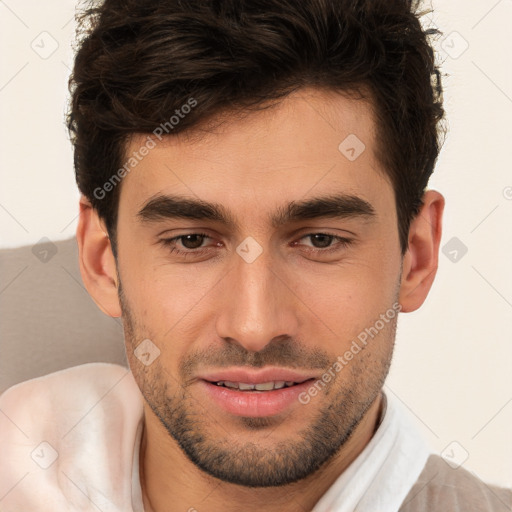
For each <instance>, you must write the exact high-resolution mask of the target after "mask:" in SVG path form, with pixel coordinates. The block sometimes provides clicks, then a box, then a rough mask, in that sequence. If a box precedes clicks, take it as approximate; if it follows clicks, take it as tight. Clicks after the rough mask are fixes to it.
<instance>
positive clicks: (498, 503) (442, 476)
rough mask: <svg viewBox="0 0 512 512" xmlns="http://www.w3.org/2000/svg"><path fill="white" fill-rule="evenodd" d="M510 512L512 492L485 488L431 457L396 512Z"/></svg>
mask: <svg viewBox="0 0 512 512" xmlns="http://www.w3.org/2000/svg"><path fill="white" fill-rule="evenodd" d="M459 511H460V512H484V511H485V512H511V511H512V489H502V488H499V487H495V486H492V485H487V484H485V483H484V482H482V481H481V480H480V479H478V478H477V477H476V476H474V475H473V474H472V473H470V472H469V471H467V470H465V469H463V468H461V467H459V468H457V469H453V468H451V467H450V466H449V465H448V464H447V463H446V462H445V461H444V460H443V459H442V458H441V457H439V456H438V455H431V456H430V457H429V459H428V461H427V464H426V465H425V469H424V470H423V472H422V473H421V475H420V477H419V478H418V480H417V482H416V483H415V484H414V486H413V487H412V488H411V490H410V492H409V494H408V495H407V497H406V498H405V500H404V502H403V504H402V506H401V507H400V510H399V512H459Z"/></svg>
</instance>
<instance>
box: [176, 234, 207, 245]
mask: <svg viewBox="0 0 512 512" xmlns="http://www.w3.org/2000/svg"><path fill="white" fill-rule="evenodd" d="M179 238H180V239H181V243H182V245H183V247H185V249H198V248H199V247H201V245H202V244H203V242H204V238H205V236H203V235H200V234H197V233H195V234H193V235H183V236H180V237H179Z"/></svg>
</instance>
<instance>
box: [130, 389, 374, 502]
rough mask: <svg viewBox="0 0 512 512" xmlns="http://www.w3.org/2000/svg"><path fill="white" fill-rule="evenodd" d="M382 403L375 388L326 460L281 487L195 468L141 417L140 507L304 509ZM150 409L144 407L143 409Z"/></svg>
mask: <svg viewBox="0 0 512 512" xmlns="http://www.w3.org/2000/svg"><path fill="white" fill-rule="evenodd" d="M382 405H383V400H382V394H379V396H378V398H377V399H376V400H375V402H374V403H373V404H372V406H371V407H370V409H369V410H368V411H367V412H366V414H365V416H364V417H363V419H362V421H361V422H360V423H359V425H358V426H357V428H356V429H355V430H354V432H353V433H352V435H351V436H350V438H349V440H348V441H347V442H346V443H345V444H344V445H343V447H342V448H341V449H340V451H339V452H338V453H337V454H336V455H335V456H334V457H333V458H332V459H331V460H330V461H328V462H327V463H326V464H324V465H323V466H322V467H321V468H320V469H319V470H318V471H316V472H315V473H313V474H311V475H309V476H308V477H306V478H304V479H302V480H300V481H299V482H295V483H293V484H288V485H285V486H282V487H263V488H249V487H243V486H240V485H235V484H230V483H227V482H223V481H221V480H219V479H217V478H214V477H212V476H210V475H208V474H206V473H205V472H203V471H202V470H201V469H199V468H197V467H196V466H195V465H194V464H193V463H192V462H191V461H190V460H189V459H188V458H187V457H186V456H185V455H184V454H183V452H182V451H181V449H180V447H179V446H178V445H177V444H176V442H175V441H174V439H172V438H170V436H169V435H168V434H167V432H165V437H166V440H165V442H164V443H162V442H160V441H159V439H161V438H162V434H163V432H162V429H163V427H161V425H157V424H156V423H149V422H147V421H146V422H145V425H144V430H143V434H142V441H141V448H140V457H139V460H140V464H139V473H140V481H141V488H142V498H143V503H144V511H145V512H174V511H183V510H186V511H190V512H198V511H201V510H222V511H223V512H235V511H237V512H238V511H239V510H244V511H246V512H253V511H254V512H256V511H258V512H259V511H260V510H265V511H267V512H278V511H279V512H305V511H310V510H312V509H313V507H314V505H315V504H316V503H317V502H318V500H319V499H320V498H321V497H322V496H323V495H324V494H325V492H326V491H327V490H328V489H329V487H331V485H332V484H333V483H334V482H335V481H336V479H337V478H338V477H339V476H340V475H341V474H342V473H343V472H344V471H345V470H346V469H347V468H348V466H349V465H350V464H351V463H352V462H353V461H354V460H355V459H356V458H357V456H358V455H359V454H360V453H361V452H362V451H363V449H364V448H365V446H366V445H367V444H368V443H369V442H370V440H371V438H372V437H373V435H374V433H375V431H376V429H377V428H378V425H379V424H380V420H381V414H382V412H383V411H382ZM145 408H146V406H145ZM151 413H152V411H151V410H149V411H148V410H145V415H147V414H151ZM146 417H147V416H146ZM151 425H153V426H151ZM154 425H157V426H156V427H155V426H154ZM196 509H197V510H196Z"/></svg>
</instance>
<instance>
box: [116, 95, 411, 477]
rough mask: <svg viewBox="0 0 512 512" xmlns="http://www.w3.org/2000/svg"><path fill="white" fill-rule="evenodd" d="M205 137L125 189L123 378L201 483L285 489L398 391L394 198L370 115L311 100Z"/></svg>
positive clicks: (156, 157)
mask: <svg viewBox="0 0 512 512" xmlns="http://www.w3.org/2000/svg"><path fill="white" fill-rule="evenodd" d="M202 133H203V136H202V138H200V137H194V138H188V137H187V136H185V135H180V136H173V137H169V138H168V139H167V140H165V141H162V142H160V141H158V140H156V142H157V143H156V145H155V147H154V148H152V149H151V150H150V151H149V152H148V154H147V155H146V156H145V157H144V158H143V159H142V160H141V161H140V162H139V163H138V164H137V166H136V168H134V169H133V170H132V171H131V172H130V173H129V174H128V175H126V177H125V178H124V179H123V182H122V190H121V194H120V203H119V220H118V232H117V244H118V267H117V272H118V277H119V284H120V287H121V290H120V301H121V306H122V312H123V321H124V325H125V335H126V350H127V355H128V359H129V364H130V367H131V370H132V372H133V375H134V377H135V380H136V382H137V383H138V385H139V387H140V389H141V392H142V394H143V396H144V398H145V400H146V402H147V404H146V410H147V413H148V414H147V415H146V421H155V422H160V424H161V425H162V426H163V427H164V428H165V430H166V431H167V432H168V434H169V436H170V437H169V439H170V440H172V442H173V443H174V442H175V443H177V445H179V446H180V447H181V449H182V450H183V452H184V453H185V454H186V456H187V457H188V458H189V459H190V460H191V461H192V462H194V463H195V465H196V466H197V467H199V468H201V469H202V470H204V471H205V472H207V473H209V474H210V475H213V476H215V477H217V478H220V479H222V480H224V481H228V482H232V483H236V484H241V485H246V486H278V485H284V484H287V483H291V482H294V481H297V480H299V479H301V478H304V477H305V476H307V475H309V474H311V473H312V472H314V471H315V470H316V469H318V468H319V467H320V466H321V465H322V464H323V463H324V462H326V461H328V460H329V459H330V458H331V457H333V456H334V455H335V454H336V453H338V452H339V450H340V448H341V447H342V446H343V444H344V443H345V442H346V440H347V439H348V438H349V436H350V434H351V433H352V432H353V430H354V429H355V427H356V426H357V425H358V424H359V422H360V421H361V419H362V417H363V415H364V414H365V412H366V411H367V410H368V409H369V407H370V405H371V404H372V403H373V402H374V401H375V399H376V398H377V396H378V394H379V392H380V390H381V388H382V385H383V383H384V379H385V377H386V375H387V372H388V368H389V363H390V359H391V354H392V347H393V343H394V337H395V327H396V314H395V313H396V309H397V303H398V294H399V288H400V275H401V263H402V258H401V252H400V244H399V239H398V230H397V217H396V211H395V200H394V193H393V188H392V186H391V184H390V182H389V181H388V180H387V178H386V177H385V174H384V172H383V170H382V167H381V166H380V164H379V162H378V161H377V160H376V157H375V154H374V150H375V125H374V121H373V116H372V112H371V109H370V107H369V105H368V104H366V103H364V102H363V101H361V100H352V99H348V98H346V97H344V96H341V95H335V94H334V93H326V92H320V91H317V90H312V89H308V90H301V91H299V92H296V93H294V94H292V95H290V96H288V97H287V98H286V99H285V100H284V101H283V102H281V103H280V104H279V105H278V106H277V107H274V108H272V109H271V110H267V111H261V112H257V113H252V114H250V115H248V116H247V117H245V118H240V117H238V118H235V117H232V118H229V117H226V122H225V123H223V124H222V125H219V126H217V127H216V128H215V129H214V130H213V131H212V130H210V131H204V132H202ZM354 135H355V136H356V137H357V139H355V138H354ZM349 136H350V138H349V139H347V137H349ZM345 139H347V142H345V143H344V144H342V145H341V149H340V148H339V146H340V144H341V143H343V141H345ZM146 141H147V136H146V135H144V136H140V137H134V138H133V139H132V141H131V142H130V145H129V147H128V148H127V154H128V155H131V154H132V153H133V151H137V150H139V149H140V148H141V147H142V146H143V145H144V144H145V142H146ZM358 141H359V142H358ZM362 144H364V150H363V145H362ZM183 200H186V201H187V202H186V203H183ZM199 202H200V203H201V204H202V205H203V207H202V208H200V207H198V206H197V205H194V204H193V203H199ZM303 203H304V204H303ZM390 311H391V313H390ZM392 313H393V314H392ZM365 334H366V336H365ZM143 340H150V342H148V341H146V342H145V343H146V345H142V347H145V351H144V352H145V353H146V354H149V355H146V356H145V357H146V362H150V364H143V362H141V360H140V359H139V358H138V357H136V354H137V353H138V352H137V351H136V350H135V349H136V348H137V347H138V346H139V344H140V343H141V342H143ZM362 340H365V342H363V341H362ZM354 343H355V345H354ZM356 346H358V347H359V350H357V349H356V348H355V347H356ZM348 352H350V353H352V357H350V356H349V354H348ZM139 356H140V354H139ZM141 359H142V358H141ZM336 362H338V364H336ZM326 375H328V376H327V377H326ZM283 385H284V386H285V387H284V388H283V387H282V386H283ZM255 386H257V387H255ZM243 388H249V389H243ZM250 388H254V389H250ZM258 388H259V389H258ZM274 388H281V389H274ZM313 389H316V392H315V391H313Z"/></svg>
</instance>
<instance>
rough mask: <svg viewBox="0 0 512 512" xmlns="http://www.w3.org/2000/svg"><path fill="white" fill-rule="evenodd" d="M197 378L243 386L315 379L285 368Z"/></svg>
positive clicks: (239, 370)
mask: <svg viewBox="0 0 512 512" xmlns="http://www.w3.org/2000/svg"><path fill="white" fill-rule="evenodd" d="M198 378H200V379H203V380H207V381H209V382H220V381H228V382H243V383H245V384H263V383H264V382H279V381H285V382H296V383H301V382H304V381H306V380H310V379H313V378H316V377H315V375H312V374H311V373H303V372H302V373H301V372H298V371H296V370H290V369H286V368H265V369H262V370H248V369H244V368H228V369H223V370H218V371H212V372H208V373H203V374H202V375H199V376H198Z"/></svg>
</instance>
